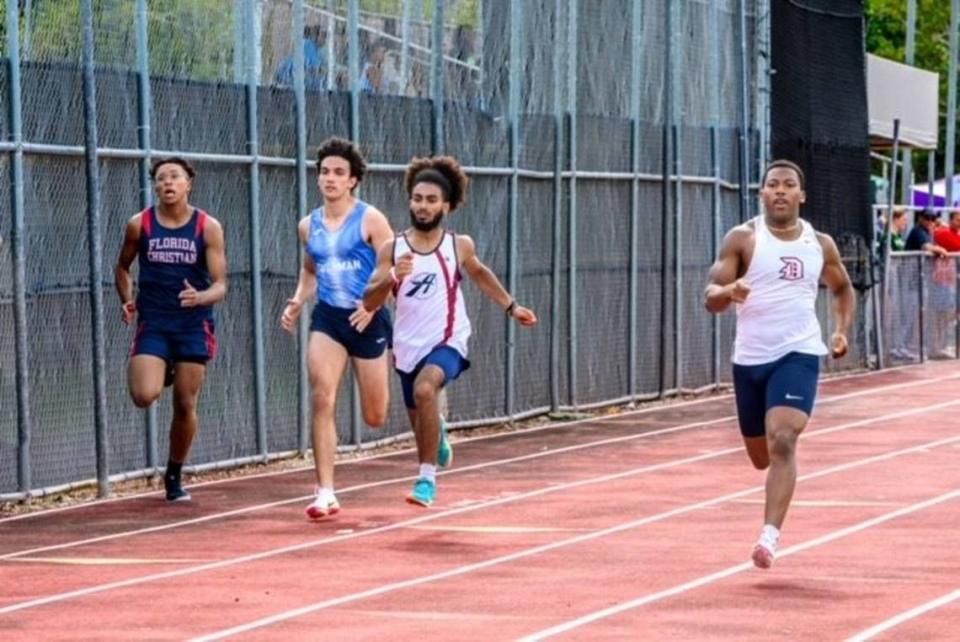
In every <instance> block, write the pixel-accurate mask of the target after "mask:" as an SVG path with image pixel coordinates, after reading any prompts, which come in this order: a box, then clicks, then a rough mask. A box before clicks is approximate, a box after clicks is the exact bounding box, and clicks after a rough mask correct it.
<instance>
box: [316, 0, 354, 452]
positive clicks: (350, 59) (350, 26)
mask: <svg viewBox="0 0 960 642" xmlns="http://www.w3.org/2000/svg"><path fill="white" fill-rule="evenodd" d="M347 12H348V13H347V64H348V65H349V67H350V138H351V140H353V142H354V143H356V144H357V145H359V144H360V72H361V69H360V0H350V2H349V5H348V6H347ZM317 169H318V170H319V168H317ZM348 385H349V386H350V434H351V441H352V442H353V445H354V446H359V445H360V444H362V443H363V425H362V423H361V418H362V416H363V412H362V409H361V408H360V384H359V383H357V375H356V373H355V372H354V373H351V376H350V383H349V384H348Z"/></svg>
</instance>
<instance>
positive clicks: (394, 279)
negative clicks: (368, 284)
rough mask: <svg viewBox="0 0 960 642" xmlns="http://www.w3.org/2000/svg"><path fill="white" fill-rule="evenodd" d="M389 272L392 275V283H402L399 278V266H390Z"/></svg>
mask: <svg viewBox="0 0 960 642" xmlns="http://www.w3.org/2000/svg"><path fill="white" fill-rule="evenodd" d="M388 274H389V275H390V282H391V283H393V284H394V285H396V284H397V283H400V279H398V278H397V268H396V267H391V268H390V272H389V273H388Z"/></svg>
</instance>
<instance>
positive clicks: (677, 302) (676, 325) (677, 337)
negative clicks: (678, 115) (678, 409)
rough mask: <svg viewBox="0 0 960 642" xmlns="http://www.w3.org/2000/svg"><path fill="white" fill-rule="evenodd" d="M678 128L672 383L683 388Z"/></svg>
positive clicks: (676, 133) (676, 130)
mask: <svg viewBox="0 0 960 642" xmlns="http://www.w3.org/2000/svg"><path fill="white" fill-rule="evenodd" d="M680 152H681V148H680V126H679V125H677V124H674V125H673V167H674V172H675V173H676V179H675V181H674V184H673V278H674V292H673V381H674V388H676V389H677V391H678V392H679V390H680V389H681V388H682V387H683V372H682V370H683V359H682V356H683V180H682V179H681V178H680V177H681V176H682V175H683V166H682V164H681V163H682V161H681V159H680Z"/></svg>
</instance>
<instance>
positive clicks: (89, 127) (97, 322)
mask: <svg viewBox="0 0 960 642" xmlns="http://www.w3.org/2000/svg"><path fill="white" fill-rule="evenodd" d="M80 6H81V19H82V22H83V116H84V144H85V147H86V150H85V151H86V154H85V156H86V177H87V243H88V246H89V252H90V311H91V313H92V314H91V316H92V318H91V321H92V325H93V337H92V338H93V394H94V399H93V416H94V428H95V433H96V452H97V495H98V496H99V497H106V496H107V495H109V494H110V481H109V480H108V479H107V478H108V476H109V469H110V466H109V458H110V449H109V444H108V443H107V382H106V378H105V373H104V371H105V362H106V358H105V356H104V346H103V239H102V235H101V234H100V223H101V221H100V167H99V159H98V158H97V84H96V76H95V75H94V67H93V63H94V58H93V0H83V2H82V4H81V5H80Z"/></svg>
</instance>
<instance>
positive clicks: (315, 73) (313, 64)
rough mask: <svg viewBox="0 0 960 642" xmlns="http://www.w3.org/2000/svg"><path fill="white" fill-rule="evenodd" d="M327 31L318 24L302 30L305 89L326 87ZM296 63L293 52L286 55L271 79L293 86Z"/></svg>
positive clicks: (285, 85)
mask: <svg viewBox="0 0 960 642" xmlns="http://www.w3.org/2000/svg"><path fill="white" fill-rule="evenodd" d="M326 42H327V32H326V31H325V30H324V29H323V27H321V26H320V25H311V26H309V27H307V28H305V29H304V30H303V72H304V85H305V86H306V88H307V89H314V90H316V89H326V87H327V68H328V65H327V55H326V52H324V50H323V48H324V47H325V46H326ZM295 69H296V65H295V63H294V60H293V54H291V55H289V56H287V57H286V58H284V59H283V61H281V63H280V64H279V65H278V66H277V71H276V72H275V73H274V75H273V80H274V82H275V83H276V84H277V85H280V86H283V87H292V86H293V76H294V71H295Z"/></svg>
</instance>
